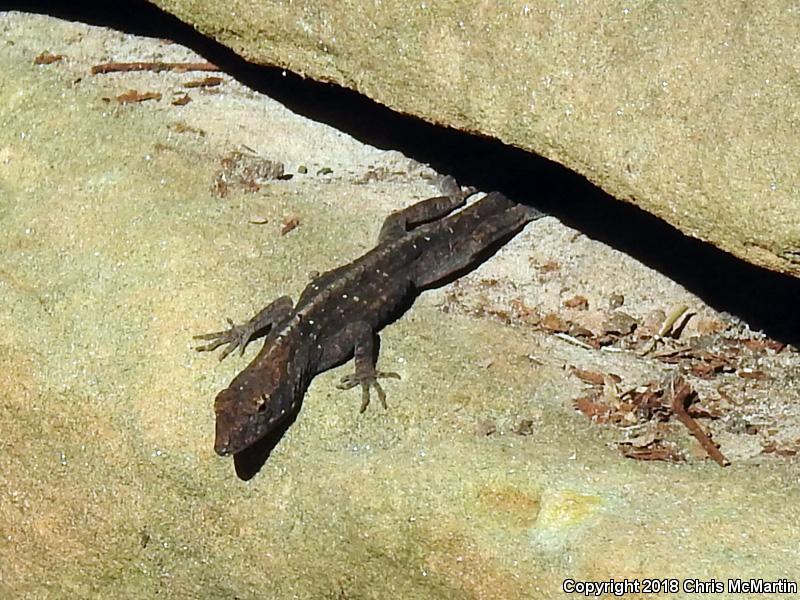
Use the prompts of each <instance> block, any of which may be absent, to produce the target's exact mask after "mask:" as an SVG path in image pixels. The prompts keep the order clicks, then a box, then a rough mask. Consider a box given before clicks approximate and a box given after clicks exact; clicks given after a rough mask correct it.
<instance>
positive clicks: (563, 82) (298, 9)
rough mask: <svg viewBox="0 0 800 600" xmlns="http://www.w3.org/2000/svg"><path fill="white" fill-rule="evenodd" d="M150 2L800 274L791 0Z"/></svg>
mask: <svg viewBox="0 0 800 600" xmlns="http://www.w3.org/2000/svg"><path fill="white" fill-rule="evenodd" d="M153 2H154V3H155V4H157V5H158V6H160V7H162V8H163V9H165V10H167V11H169V12H172V13H174V14H175V15H177V16H178V17H179V18H181V19H183V20H184V21H186V22H188V23H191V24H192V25H194V26H195V27H197V28H198V29H199V30H200V31H202V32H204V33H205V34H207V35H209V36H211V37H213V38H215V39H216V40H218V41H220V42H221V43H223V44H225V45H227V46H229V47H230V48H232V49H234V50H235V51H236V52H238V53H240V54H241V55H242V56H244V57H246V58H247V59H249V60H251V61H253V62H256V63H260V64H269V65H277V66H281V67H285V68H287V69H290V70H292V71H294V72H297V73H301V74H303V75H305V76H308V77H311V78H314V79H318V80H325V81H332V82H336V83H338V84H340V85H342V86H345V87H349V88H352V89H354V90H357V91H358V92H360V93H362V94H365V95H367V96H369V97H370V98H373V99H375V100H376V101H378V102H380V103H382V104H384V105H386V106H389V107H391V108H394V109H396V110H398V111H401V112H404V113H409V114H413V115H416V116H418V117H420V118H422V119H426V120H428V121H432V122H435V123H441V124H446V125H449V126H452V127H455V128H458V129H462V130H465V131H470V132H478V133H481V134H484V135H488V136H492V137H496V138H498V139H500V140H502V141H503V142H506V143H508V144H511V145H514V146H518V147H520V148H523V149H526V150H530V151H532V152H535V153H538V154H540V155H542V156H545V157H547V158H550V159H553V160H555V161H557V162H559V163H562V164H564V165H566V166H567V167H569V168H570V169H573V170H574V171H576V172H578V173H581V174H582V175H584V176H586V177H587V178H588V179H589V180H591V181H592V182H594V183H596V184H598V185H599V186H600V187H602V188H603V189H604V190H606V191H607V192H609V193H610V194H612V195H614V196H616V197H617V198H620V199H623V200H627V201H630V202H633V203H635V204H637V205H638V206H640V207H641V208H643V209H644V210H646V211H648V212H651V213H653V214H655V215H657V216H659V217H661V218H662V219H664V220H665V221H667V222H669V223H671V224H672V225H674V226H675V227H677V228H678V229H680V230H681V231H683V232H684V233H686V234H688V235H690V236H694V237H698V238H700V239H703V240H706V241H709V242H711V243H712V244H714V245H716V246H717V247H719V248H722V249H723V250H726V251H728V252H730V253H732V254H734V255H736V256H738V257H740V258H742V259H744V260H747V261H750V262H752V263H754V264H757V265H761V266H764V267H767V268H769V269H773V270H777V271H782V272H785V273H790V274H793V275H795V276H798V275H800V201H798V198H800V184H799V183H798V182H799V181H800V179H798V177H799V176H798V168H797V165H798V164H800V129H799V128H800V103H798V101H797V98H798V97H800V84H799V83H798V82H800V77H799V76H798V72H797V64H798V58H797V44H796V40H797V35H798V25H797V23H798V18H800V15H798V8H797V4H796V3H795V2H791V1H790V0H768V1H766V2H759V3H751V4H747V5H743V4H741V3H717V4H715V5H713V6H706V5H701V4H697V3H696V2H668V3H655V4H654V3H652V2H648V1H646V0H625V1H624V2H623V1H620V0H605V1H602V2H561V3H558V4H555V3H539V2H530V3H527V2H511V3H501V5H498V4H497V3H493V2H479V3H475V2H406V1H404V0H387V1H383V2H374V3H364V2H359V1H354V0H344V1H339V0H337V1H335V2H334V1H331V0H328V1H325V2H319V1H316V0H314V1H311V0H300V1H294V2H288V3H287V2H262V1H257V0H232V1H230V2H224V3H222V2H213V1H205V2H202V1H198V0H153Z"/></svg>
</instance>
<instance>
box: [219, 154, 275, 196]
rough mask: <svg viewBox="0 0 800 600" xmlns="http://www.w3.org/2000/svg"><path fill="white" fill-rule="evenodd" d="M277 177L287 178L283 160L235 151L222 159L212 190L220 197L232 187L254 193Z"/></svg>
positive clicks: (225, 194)
mask: <svg viewBox="0 0 800 600" xmlns="http://www.w3.org/2000/svg"><path fill="white" fill-rule="evenodd" d="M275 179H287V176H286V175H285V174H284V166H283V163H282V162H278V161H274V160H270V159H267V158H263V157H260V156H255V155H252V154H245V153H243V152H239V151H233V152H231V153H229V154H227V155H226V156H224V157H223V158H222V159H221V160H220V169H219V171H217V173H216V175H214V180H213V182H212V184H211V190H212V191H213V192H214V194H215V195H216V196H217V197H218V198H224V197H225V196H227V195H228V192H229V190H230V188H231V187H238V188H240V189H242V190H243V191H245V192H247V193H251V194H252V193H255V192H258V191H259V190H260V189H261V185H263V184H264V183H266V182H268V181H272V180H275Z"/></svg>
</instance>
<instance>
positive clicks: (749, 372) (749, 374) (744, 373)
mask: <svg viewBox="0 0 800 600" xmlns="http://www.w3.org/2000/svg"><path fill="white" fill-rule="evenodd" d="M736 374H737V375H738V376H739V377H741V378H742V379H767V377H768V375H767V374H766V373H765V372H764V371H754V370H753V369H748V368H744V369H739V370H738V371H736Z"/></svg>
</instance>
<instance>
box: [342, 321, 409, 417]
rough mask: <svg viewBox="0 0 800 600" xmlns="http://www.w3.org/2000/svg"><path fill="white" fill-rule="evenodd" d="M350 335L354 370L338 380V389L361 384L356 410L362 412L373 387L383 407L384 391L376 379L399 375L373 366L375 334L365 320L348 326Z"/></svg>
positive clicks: (365, 408)
mask: <svg viewBox="0 0 800 600" xmlns="http://www.w3.org/2000/svg"><path fill="white" fill-rule="evenodd" d="M348 329H350V335H352V336H353V337H354V339H355V344H354V349H353V357H354V359H355V371H354V372H353V373H351V374H350V375H345V376H344V377H342V379H341V380H340V381H339V383H338V385H337V386H336V387H338V388H339V389H340V390H349V389H352V388H354V387H356V386H357V385H360V386H361V408H360V409H359V411H358V412H360V413H363V412H364V411H365V410H367V407H368V406H369V402H370V389H374V390H375V392H376V393H377V394H378V400H379V401H380V403H381V406H383V408H388V406H387V405H386V392H384V391H383V388H382V387H381V384H380V383H378V379H386V378H390V379H400V375H399V374H397V373H393V372H386V371H378V370H377V369H376V368H375V358H376V357H375V349H376V346H377V344H376V338H377V335H376V334H375V333H374V332H373V331H372V327H371V326H370V325H369V323H367V322H365V321H358V322H356V323H353V324H351V325H349V326H348Z"/></svg>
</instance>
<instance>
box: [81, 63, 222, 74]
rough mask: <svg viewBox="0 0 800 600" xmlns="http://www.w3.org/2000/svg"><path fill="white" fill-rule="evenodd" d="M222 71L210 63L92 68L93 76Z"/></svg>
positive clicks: (138, 64)
mask: <svg viewBox="0 0 800 600" xmlns="http://www.w3.org/2000/svg"><path fill="white" fill-rule="evenodd" d="M220 70H221V69H220V68H219V67H218V66H217V65H215V64H213V63H210V62H195V63H175V62H107V63H102V64H99V65H94V66H93V67H92V75H103V74H105V73H126V72H129V71H153V72H155V73H159V72H161V71H174V72H175V73H186V72H188V71H220Z"/></svg>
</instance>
